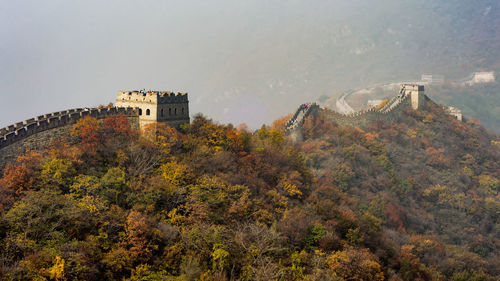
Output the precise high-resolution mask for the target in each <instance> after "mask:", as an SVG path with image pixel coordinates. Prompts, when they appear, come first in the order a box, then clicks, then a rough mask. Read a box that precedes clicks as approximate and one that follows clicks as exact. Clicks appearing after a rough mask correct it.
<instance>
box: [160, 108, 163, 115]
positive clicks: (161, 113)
mask: <svg viewBox="0 0 500 281" xmlns="http://www.w3.org/2000/svg"><path fill="white" fill-rule="evenodd" d="M160 115H161V117H163V108H162V109H161V111H160Z"/></svg>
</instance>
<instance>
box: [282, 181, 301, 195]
mask: <svg viewBox="0 0 500 281" xmlns="http://www.w3.org/2000/svg"><path fill="white" fill-rule="evenodd" d="M281 184H282V185H283V188H284V189H285V190H286V192H287V193H288V195H290V196H291V197H294V196H296V197H299V198H300V197H301V196H302V191H300V190H299V188H298V187H297V186H296V185H295V184H292V183H289V182H288V181H282V182H281Z"/></svg>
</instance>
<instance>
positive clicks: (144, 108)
mask: <svg viewBox="0 0 500 281" xmlns="http://www.w3.org/2000/svg"><path fill="white" fill-rule="evenodd" d="M116 107H133V108H138V110H139V126H140V128H141V129H143V128H144V126H145V125H147V124H151V123H155V122H162V123H166V124H167V125H169V126H172V127H178V126H179V125H181V124H185V123H189V101H188V94H187V93H177V94H176V93H173V92H161V91H123V92H118V96H117V97H116Z"/></svg>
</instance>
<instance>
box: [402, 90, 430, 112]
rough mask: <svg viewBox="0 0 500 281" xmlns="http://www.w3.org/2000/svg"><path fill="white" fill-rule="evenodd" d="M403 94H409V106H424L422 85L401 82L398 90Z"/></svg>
mask: <svg viewBox="0 0 500 281" xmlns="http://www.w3.org/2000/svg"><path fill="white" fill-rule="evenodd" d="M399 92H400V93H401V94H402V95H403V96H410V98H411V107H412V108H413V109H415V110H416V109H419V108H423V107H425V96H424V86H422V85H415V84H401V86H400V91H399Z"/></svg>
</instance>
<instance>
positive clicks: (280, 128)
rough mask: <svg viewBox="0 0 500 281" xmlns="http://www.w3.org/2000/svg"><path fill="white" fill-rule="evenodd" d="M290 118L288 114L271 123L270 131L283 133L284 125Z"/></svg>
mask: <svg viewBox="0 0 500 281" xmlns="http://www.w3.org/2000/svg"><path fill="white" fill-rule="evenodd" d="M291 118H292V114H288V115H286V116H283V117H281V118H279V119H276V120H275V121H274V122H273V125H272V126H271V129H273V130H278V131H284V130H285V125H286V123H287V122H288V120H290V119H291Z"/></svg>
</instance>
